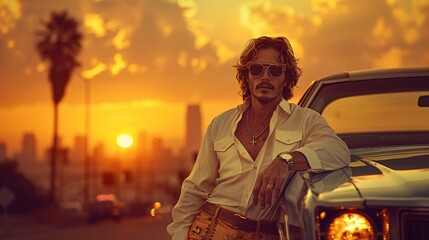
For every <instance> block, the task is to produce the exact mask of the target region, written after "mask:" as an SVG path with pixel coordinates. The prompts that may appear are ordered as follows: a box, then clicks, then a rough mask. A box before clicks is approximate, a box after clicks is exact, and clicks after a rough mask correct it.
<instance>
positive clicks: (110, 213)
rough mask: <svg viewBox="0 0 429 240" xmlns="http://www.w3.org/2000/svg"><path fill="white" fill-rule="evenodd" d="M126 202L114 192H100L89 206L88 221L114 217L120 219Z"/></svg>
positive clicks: (92, 221)
mask: <svg viewBox="0 0 429 240" xmlns="http://www.w3.org/2000/svg"><path fill="white" fill-rule="evenodd" d="M124 208H125V203H124V202H123V201H121V200H119V199H118V198H117V197H116V196H115V195H114V194H99V195H97V196H96V199H95V201H93V202H90V203H89V204H88V206H87V221H88V222H89V223H96V222H98V221H101V220H106V219H113V220H116V221H120V220H121V219H122V217H123V214H124Z"/></svg>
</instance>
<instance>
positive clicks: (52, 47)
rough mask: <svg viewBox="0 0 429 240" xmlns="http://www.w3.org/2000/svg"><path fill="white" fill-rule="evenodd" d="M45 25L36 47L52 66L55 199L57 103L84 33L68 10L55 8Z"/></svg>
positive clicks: (52, 194)
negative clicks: (60, 10) (56, 10)
mask: <svg viewBox="0 0 429 240" xmlns="http://www.w3.org/2000/svg"><path fill="white" fill-rule="evenodd" d="M42 24H43V26H44V27H45V28H44V29H43V30H40V31H38V32H36V35H37V37H38V39H37V42H36V48H37V51H38V53H39V54H40V56H41V58H42V60H44V61H47V62H48V63H49V64H50V66H49V82H50V84H51V90H52V99H53V102H54V134H53V143H52V151H51V161H50V165H51V178H50V192H49V196H50V199H51V201H52V202H54V201H55V174H56V171H55V168H56V158H57V154H56V153H57V151H58V150H57V149H58V105H59V103H60V102H61V100H62V99H63V97H64V94H65V91H66V87H67V84H68V83H69V81H70V78H71V74H72V72H73V71H74V70H75V68H76V67H78V66H79V65H80V64H79V62H78V61H77V56H78V54H79V52H80V50H81V47H82V45H81V41H82V34H81V33H80V32H79V31H78V22H77V21H76V20H74V19H73V18H72V17H70V16H68V14H67V11H63V12H60V13H55V12H52V14H51V19H50V20H49V21H48V22H42Z"/></svg>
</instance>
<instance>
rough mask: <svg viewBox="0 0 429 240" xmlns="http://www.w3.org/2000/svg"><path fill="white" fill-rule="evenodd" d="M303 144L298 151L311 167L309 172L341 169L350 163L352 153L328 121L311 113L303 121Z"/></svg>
mask: <svg viewBox="0 0 429 240" xmlns="http://www.w3.org/2000/svg"><path fill="white" fill-rule="evenodd" d="M302 124H303V135H304V137H303V142H302V146H301V147H300V148H298V149H296V151H298V152H301V153H302V154H304V155H305V156H306V158H307V160H308V163H309V165H310V169H309V170H308V171H309V172H322V171H329V170H335V169H339V168H342V167H345V166H348V164H349V163H350V152H349V149H348V147H347V145H346V144H345V143H344V141H343V140H342V139H341V138H340V137H338V136H337V134H336V133H335V132H334V130H333V129H332V128H331V127H330V126H329V124H328V123H327V122H326V120H325V119H324V118H323V117H322V116H321V115H320V114H318V113H316V112H314V111H310V114H309V115H308V117H306V118H305V119H304V121H303V123H302Z"/></svg>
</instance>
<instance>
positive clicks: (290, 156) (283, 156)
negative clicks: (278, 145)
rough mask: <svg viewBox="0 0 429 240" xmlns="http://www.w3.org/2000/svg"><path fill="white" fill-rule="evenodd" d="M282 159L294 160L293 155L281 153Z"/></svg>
mask: <svg viewBox="0 0 429 240" xmlns="http://www.w3.org/2000/svg"><path fill="white" fill-rule="evenodd" d="M280 157H281V158H283V159H284V160H290V159H292V158H293V157H292V154H290V153H281V154H280Z"/></svg>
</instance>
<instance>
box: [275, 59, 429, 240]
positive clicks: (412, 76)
mask: <svg viewBox="0 0 429 240" xmlns="http://www.w3.org/2000/svg"><path fill="white" fill-rule="evenodd" d="M298 104H299V105H300V106H302V107H307V108H312V109H314V110H315V111H317V112H319V113H320V114H321V115H322V116H324V117H325V118H326V120H327V121H328V122H329V123H330V125H331V126H332V128H333V129H334V130H335V131H336V133H337V134H338V135H339V136H340V137H341V138H342V139H343V140H344V141H345V142H346V143H347V145H348V147H349V148H350V153H351V158H352V162H351V164H350V165H349V167H347V168H344V169H339V170H336V171H331V172H324V173H317V174H316V173H302V172H295V173H292V174H291V175H290V178H289V179H288V185H287V187H286V189H285V192H284V194H283V195H282V196H283V202H282V205H281V207H282V210H283V212H284V215H283V216H284V218H283V221H282V223H281V227H280V228H279V231H281V237H282V239H321V240H323V239H368V240H372V239H374V240H375V239H409V240H416V239H429V67H421V68H403V69H385V70H371V71H356V72H346V73H341V74H337V75H332V76H329V77H325V78H323V79H320V80H317V81H314V82H313V83H312V84H311V86H310V87H309V89H308V90H307V91H306V93H305V94H304V95H303V97H302V99H301V100H300V101H299V103H298Z"/></svg>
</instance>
